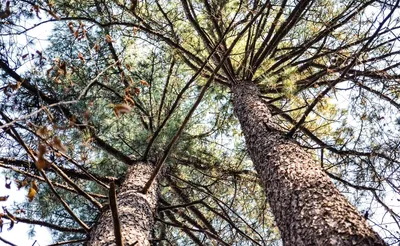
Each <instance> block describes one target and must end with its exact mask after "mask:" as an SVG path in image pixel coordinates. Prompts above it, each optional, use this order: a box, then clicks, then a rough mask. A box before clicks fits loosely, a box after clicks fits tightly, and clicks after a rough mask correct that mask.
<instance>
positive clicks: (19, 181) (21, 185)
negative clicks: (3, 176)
mask: <svg viewBox="0 0 400 246" xmlns="http://www.w3.org/2000/svg"><path fill="white" fill-rule="evenodd" d="M15 183H17V188H18V190H19V189H21V188H22V187H25V186H27V185H28V181H27V180H26V179H24V180H22V181H21V180H18V179H16V180H15Z"/></svg>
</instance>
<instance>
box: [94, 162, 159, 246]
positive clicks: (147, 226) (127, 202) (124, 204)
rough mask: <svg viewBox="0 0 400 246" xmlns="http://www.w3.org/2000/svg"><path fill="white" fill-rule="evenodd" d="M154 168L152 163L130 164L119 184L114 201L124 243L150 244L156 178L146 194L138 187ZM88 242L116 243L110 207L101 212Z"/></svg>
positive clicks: (143, 183) (147, 178)
mask: <svg viewBox="0 0 400 246" xmlns="http://www.w3.org/2000/svg"><path fill="white" fill-rule="evenodd" d="M153 170H154V167H153V166H152V164H147V163H141V164H136V165H134V166H131V167H129V168H128V170H127V175H126V178H125V180H124V182H123V183H122V184H121V186H120V189H119V192H118V195H117V204H118V213H119V219H120V222H121V233H122V239H123V242H124V245H136V246H148V245H150V241H149V240H150V237H151V232H152V230H153V226H154V213H155V210H156V205H157V185H158V183H157V179H156V180H155V181H154V182H153V184H152V186H151V187H150V189H149V192H148V193H147V194H146V195H145V194H142V193H141V190H142V189H143V187H144V185H145V183H146V182H147V181H148V180H149V178H150V175H151V174H152V172H153ZM88 245H95V246H108V245H116V243H115V237H114V225H113V220H112V215H111V211H110V210H107V211H106V212H104V213H103V214H102V215H101V218H100V220H99V222H98V224H97V225H96V226H95V228H93V231H92V232H91V235H90V241H89V243H88Z"/></svg>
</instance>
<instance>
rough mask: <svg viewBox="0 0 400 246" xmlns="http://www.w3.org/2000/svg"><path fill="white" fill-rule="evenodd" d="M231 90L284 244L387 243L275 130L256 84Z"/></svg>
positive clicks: (316, 167) (307, 155)
mask: <svg viewBox="0 0 400 246" xmlns="http://www.w3.org/2000/svg"><path fill="white" fill-rule="evenodd" d="M232 92H233V106H234V111H235V114H236V116H237V117H238V119H239V121H240V125H241V128H242V131H243V133H244V136H245V140H246V145H247V149H248V152H249V154H250V157H251V159H252V161H253V163H254V166H255V169H256V170H257V172H258V175H259V177H260V179H261V181H262V184H263V186H264V189H265V193H266V196H267V199H268V201H269V204H270V207H271V209H272V212H273V214H274V217H275V221H276V223H277V225H278V227H279V230H280V233H281V237H282V240H283V244H284V245H296V246H301V245H324V246H325V245H335V246H340V245H386V244H385V243H384V241H383V240H382V239H381V238H380V237H379V235H378V234H377V233H376V232H374V231H373V230H372V228H371V227H370V226H369V225H368V224H367V222H366V221H365V219H364V218H363V217H362V216H361V215H360V214H359V212H358V211H357V210H356V208H355V207H354V206H353V205H351V204H350V203H349V202H348V201H347V199H346V198H345V197H344V196H343V195H342V194H340V192H339V191H338V190H337V189H336V187H335V185H334V184H333V183H332V181H331V180H330V179H329V177H328V176H327V175H326V174H325V173H324V172H323V170H322V169H321V167H320V166H319V165H318V164H317V163H316V161H315V160H314V159H313V157H312V155H311V154H310V153H308V152H307V151H306V150H304V149H303V148H302V147H301V146H299V145H298V144H297V143H296V142H295V141H294V140H291V139H289V138H287V137H286V136H285V134H284V133H283V132H281V131H280V130H279V127H278V126H277V124H276V123H274V121H273V118H272V115H271V112H270V110H269V109H268V106H267V105H266V104H265V103H264V102H263V101H262V100H261V99H260V97H259V90H258V88H257V87H256V86H255V85H254V84H252V83H249V82H243V83H240V84H237V85H233V86H232Z"/></svg>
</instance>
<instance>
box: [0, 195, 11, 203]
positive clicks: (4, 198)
mask: <svg viewBox="0 0 400 246" xmlns="http://www.w3.org/2000/svg"><path fill="white" fill-rule="evenodd" d="M8 197H9V196H0V202H5V201H7V199H8Z"/></svg>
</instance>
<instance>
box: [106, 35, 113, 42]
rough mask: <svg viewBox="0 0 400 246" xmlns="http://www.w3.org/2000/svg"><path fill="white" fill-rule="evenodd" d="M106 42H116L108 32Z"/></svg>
mask: <svg viewBox="0 0 400 246" xmlns="http://www.w3.org/2000/svg"><path fill="white" fill-rule="evenodd" d="M106 42H107V43H111V42H114V41H113V40H112V38H111V36H110V35H108V34H107V35H106Z"/></svg>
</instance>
